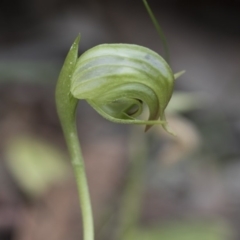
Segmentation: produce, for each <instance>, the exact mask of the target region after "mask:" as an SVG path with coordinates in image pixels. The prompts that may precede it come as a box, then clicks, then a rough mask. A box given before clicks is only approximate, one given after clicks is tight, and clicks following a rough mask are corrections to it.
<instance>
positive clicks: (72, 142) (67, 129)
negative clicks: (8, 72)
mask: <svg viewBox="0 0 240 240" xmlns="http://www.w3.org/2000/svg"><path fill="white" fill-rule="evenodd" d="M79 41H80V36H78V37H77V38H76V40H75V42H74V43H73V45H72V47H71V49H70V50H69V53H68V55H67V57H66V59H65V62H64V65H63V68H62V70H61V72H60V75H59V78H58V83H57V87H56V106H57V112H58V116H59V119H60V122H61V125H62V129H63V133H64V136H65V140H66V143H67V146H68V150H69V153H70V156H71V163H72V166H73V169H74V173H75V178H76V182H77V187H78V194H79V200H80V206H81V210H82V219H83V239H84V240H94V224H93V215H92V207H91V201H90V194H89V190H88V184H87V177H86V173H85V167H84V160H83V156H82V151H81V147H80V143H79V139H78V135H77V127H76V108H77V104H78V99H76V98H74V97H73V96H72V94H71V93H70V83H71V76H72V73H73V71H74V68H75V64H76V61H77V55H78V44H79Z"/></svg>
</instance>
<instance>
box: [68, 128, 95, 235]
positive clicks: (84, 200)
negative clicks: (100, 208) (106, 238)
mask: <svg viewBox="0 0 240 240" xmlns="http://www.w3.org/2000/svg"><path fill="white" fill-rule="evenodd" d="M65 138H66V141H67V145H68V149H69V152H70V155H71V162H72V166H73V169H74V173H75V178H76V181H77V187H78V194H79V199H80V206H81V210H82V219H83V233H84V238H83V239H84V240H93V239H94V228H93V217H92V207H91V201H90V195H89V189H88V183H87V177H86V173H85V166H84V160H83V156H82V152H81V148H80V145H79V140H78V136H77V131H76V127H75V126H73V128H72V131H71V132H67V133H65Z"/></svg>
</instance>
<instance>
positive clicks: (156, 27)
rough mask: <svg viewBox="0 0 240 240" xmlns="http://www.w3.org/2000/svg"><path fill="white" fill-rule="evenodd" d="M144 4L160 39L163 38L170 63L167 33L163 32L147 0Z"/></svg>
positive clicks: (165, 54) (144, 0) (166, 57)
mask: <svg viewBox="0 0 240 240" xmlns="http://www.w3.org/2000/svg"><path fill="white" fill-rule="evenodd" d="M143 4H144V6H145V8H146V10H147V12H148V14H149V17H150V18H151V20H152V22H153V25H154V27H155V29H156V30H157V33H158V35H159V37H160V39H161V40H162V43H163V49H164V56H165V59H166V61H167V62H168V63H169V62H170V55H169V49H168V43H167V39H166V37H165V34H164V33H163V30H162V28H161V27H160V24H159V23H158V21H157V19H156V17H155V16H154V14H153V12H152V10H151V8H150V7H149V5H148V3H147V0H143Z"/></svg>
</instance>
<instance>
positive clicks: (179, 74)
mask: <svg viewBox="0 0 240 240" xmlns="http://www.w3.org/2000/svg"><path fill="white" fill-rule="evenodd" d="M185 72H186V71H185V70H183V71H180V72H178V73H175V74H174V79H175V80H176V79H177V78H179V77H181V76H182V75H183V74H184V73H185Z"/></svg>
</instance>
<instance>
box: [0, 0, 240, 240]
mask: <svg viewBox="0 0 240 240" xmlns="http://www.w3.org/2000/svg"><path fill="white" fill-rule="evenodd" d="M149 4H150V6H151V7H152V9H153V11H154V13H155V14H156V17H157V19H158V20H159V22H160V24H161V26H162V28H163V30H164V33H165V35H166V37H167V41H168V44H169V48H170V56H171V62H170V64H171V66H172V68H173V70H174V72H178V71H181V70H186V73H185V74H184V75H183V76H182V77H181V78H180V79H179V80H177V82H176V87H175V92H174V95H173V98H172V100H171V103H170V105H169V107H168V109H167V119H168V121H169V124H170V126H171V127H172V129H173V130H174V131H175V132H176V133H177V135H178V136H177V138H173V137H171V136H168V135H167V134H165V133H164V132H163V131H162V130H161V128H160V127H159V126H155V127H153V128H152V129H151V130H149V132H147V133H144V130H143V129H144V128H143V127H141V126H137V127H134V126H125V125H124V126H123V125H117V124H113V123H109V122H107V121H105V120H104V119H102V118H101V117H100V116H99V115H98V114H97V113H96V112H94V110H92V109H91V108H90V107H89V106H88V105H87V104H86V103H85V102H83V101H82V102H80V103H79V108H78V118H77V122H78V130H79V136H80V141H81V144H82V148H83V154H84V157H85V161H86V168H87V175H88V179H89V184H90V191H91V197H92V204H93V210H94V219H95V225H96V239H97V240H103V239H104V240H108V239H109V240H110V239H111V240H115V239H116V240H132V239H138V240H146V239H147V240H150V239H151V240H159V239H161V240H165V239H166V240H175V239H178V240H181V239H184V240H190V239H191V240H198V239H201V240H239V239H240V229H239V226H240V147H239V142H240V110H239V103H240V94H239V91H240V81H239V76H240V68H239V63H240V57H239V51H240V41H239V39H240V26H239V22H240V2H239V1H238V0H229V1H215V0H210V1H193V2H191V1H186V0H168V1H166V0H165V1H164V0H162V1H154V0H149ZM0 31H1V33H0V136H1V137H0V240H33V239H34V240H38V239H39V240H40V239H41V240H42V239H48V240H65V239H69V240H70V239H71V240H75V239H76V240H77V239H81V236H82V230H81V216H80V210H79V205H78V198H77V190H76V185H75V181H74V178H73V173H72V169H71V166H70V164H69V156H68V153H67V150H66V145H65V141H64V139H63V135H62V131H61V128H60V124H59V121H58V118H57V114H56V109H55V102H54V101H55V100H54V89H55V84H56V81H57V78H58V73H59V71H60V69H61V66H62V64H63V61H64V58H65V56H66V54H67V51H68V49H69V47H70V46H71V44H72V42H73V40H74V39H75V37H76V36H77V34H78V33H81V43H80V54H81V53H83V52H84V51H86V50H87V49H89V48H91V47H93V46H95V45H97V44H100V43H116V42H117V43H120V42H121V43H134V44H140V45H143V46H146V47H149V48H151V49H153V50H155V51H157V52H158V53H160V54H161V53H163V49H162V44H161V41H160V40H159V37H158V35H157V33H156V30H155V29H154V27H153V24H152V23H151V21H150V19H149V16H148V14H147V12H146V10H145V9H144V6H143V4H142V1H140V0H139V1H127V0H122V1H110V0H88V1H87V0H78V1H76V0H68V1H66V0H48V1H46V0H41V1H40V0H32V1H28V0H22V1H18V0H12V1H6V0H1V3H0Z"/></svg>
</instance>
